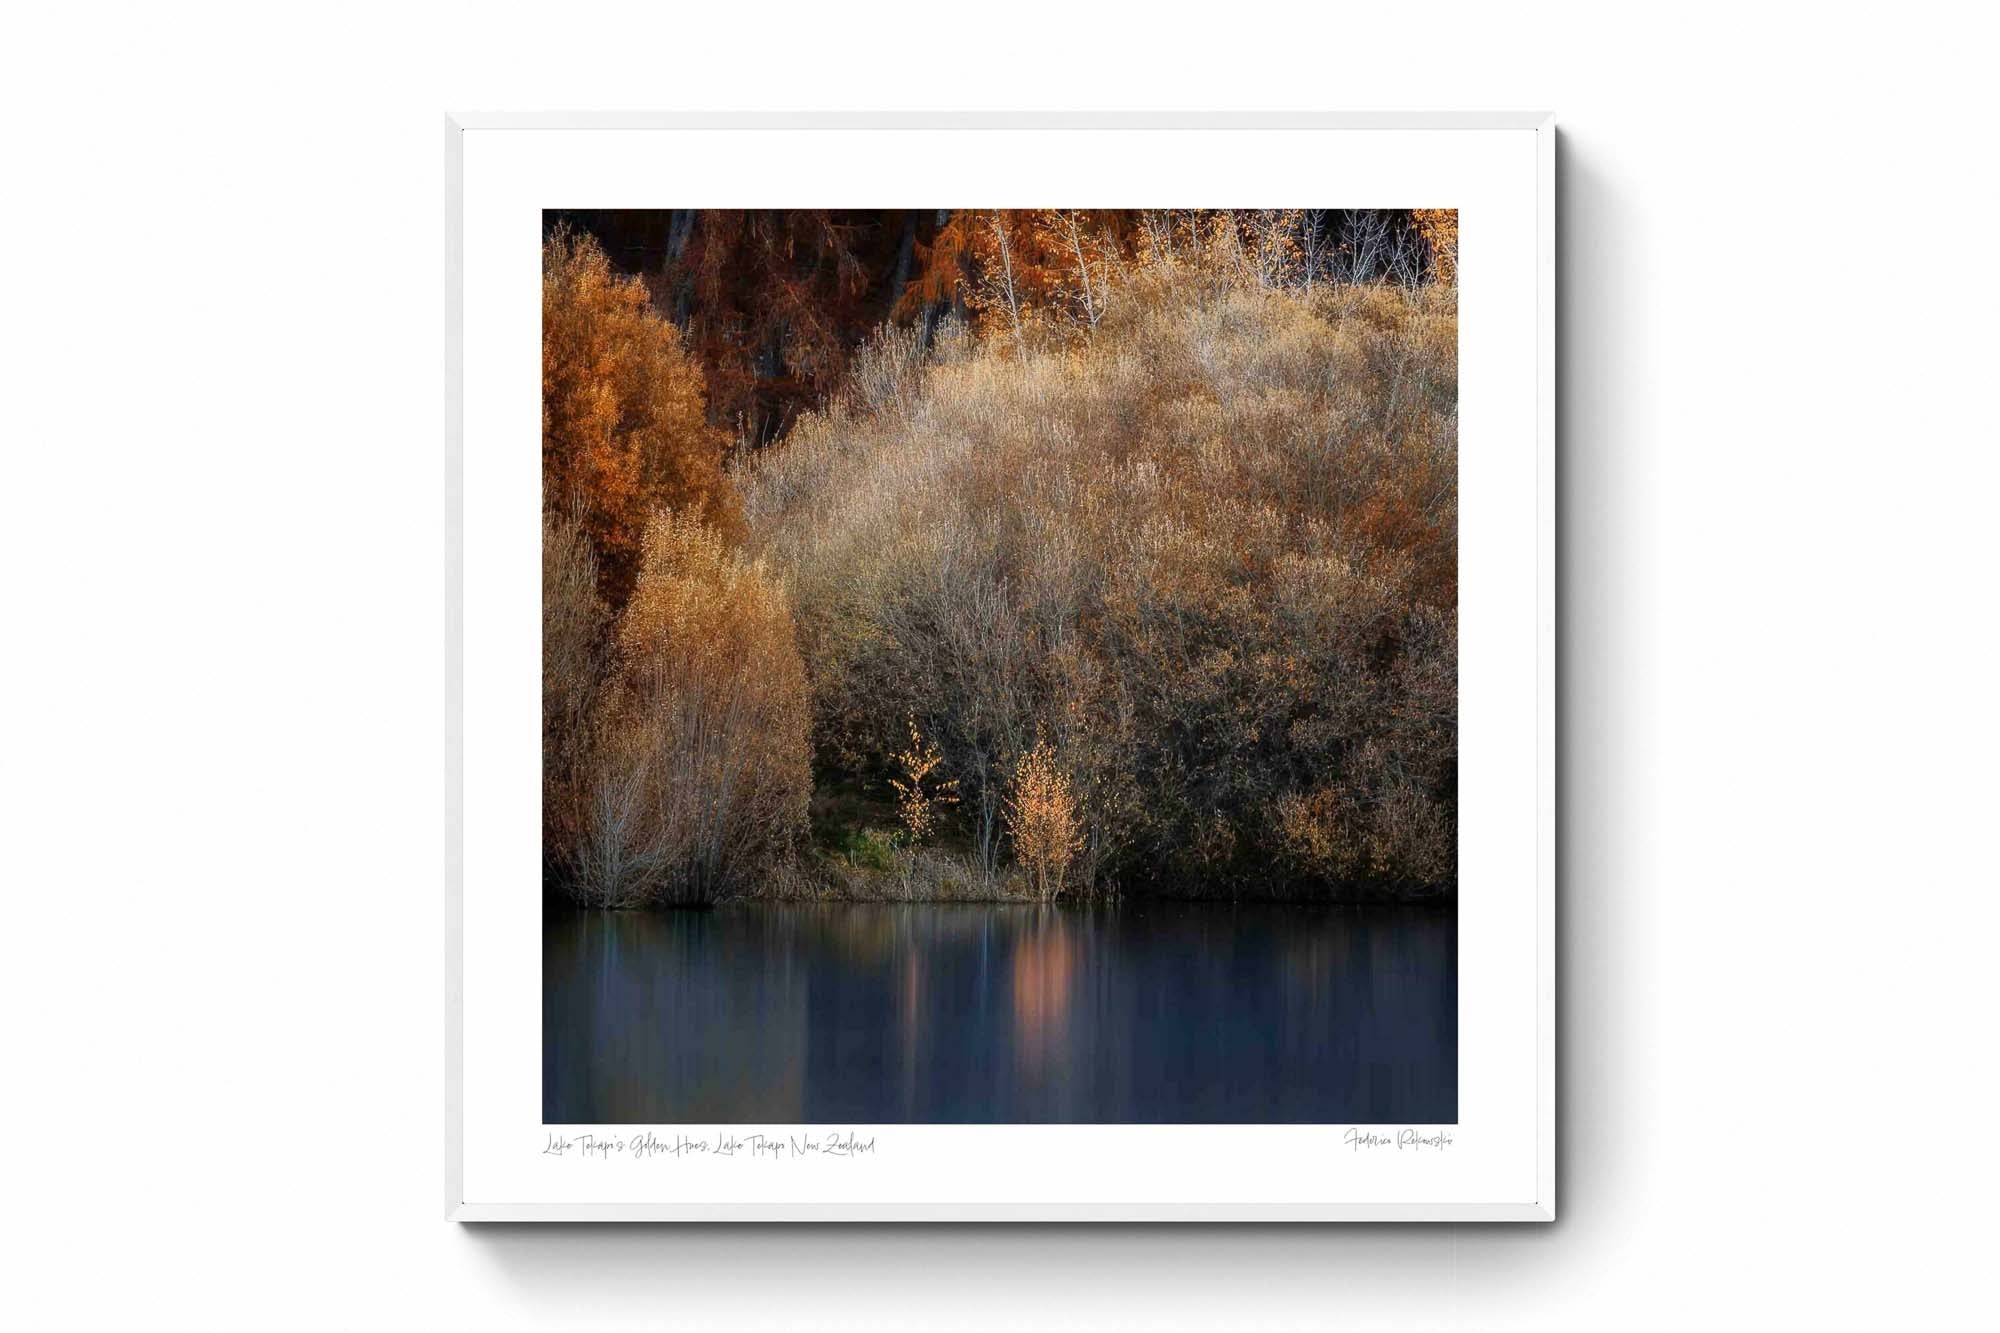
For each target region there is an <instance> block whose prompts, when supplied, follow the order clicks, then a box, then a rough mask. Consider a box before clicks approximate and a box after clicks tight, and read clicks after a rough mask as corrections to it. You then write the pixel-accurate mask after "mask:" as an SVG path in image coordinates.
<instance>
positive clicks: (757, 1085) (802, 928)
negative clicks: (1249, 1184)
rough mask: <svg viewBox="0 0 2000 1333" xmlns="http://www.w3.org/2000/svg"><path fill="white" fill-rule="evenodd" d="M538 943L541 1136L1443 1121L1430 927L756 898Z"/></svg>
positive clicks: (1452, 1110) (1246, 915)
mask: <svg viewBox="0 0 2000 1333" xmlns="http://www.w3.org/2000/svg"><path fill="white" fill-rule="evenodd" d="M543 930H544V944H543V1000H542V1118H543V1120H544V1121H545V1122H546V1123H549V1124H602V1123H610V1124H617V1123H624V1124H641V1123H643V1124H675V1123H722V1124H795V1123H803V1124H877V1123H891V1122H960V1123H963V1122H1051V1121H1057V1122H1110V1123H1130V1122H1142V1121H1180V1122H1193V1123H1218V1122H1232V1123H1242V1122H1284V1121H1293V1122H1310V1123H1420V1124H1435V1123H1449V1122H1452V1121H1455V1120H1456V1119H1457V1118H1458V966H1457V959H1458V941H1457V929H1456V925H1455V920H1454V917H1453V915H1452V914H1451V913H1450V912H1449V911H1446V912H1430V911H1421V910H1401V909H1353V908H1308V907H1277V906H1255V907H1250V906H1232V905H1225V904H1209V903H1194V904H1189V903H1157V902H1144V903H1136V904H1133V903H1127V904H1120V905H1117V906H1110V907H1078V908H1071V907H1023V906H997V905H956V904H936V905H902V904H880V905H877V904H827V905H801V906H790V905H785V906H780V905H768V906H739V907H725V908H718V909H716V910H714V911H707V912H693V911H681V912H661V913H644V912H567V911H564V912H556V913H551V914H550V915H549V916H548V917H547V918H546V920H545V921H544V923H543Z"/></svg>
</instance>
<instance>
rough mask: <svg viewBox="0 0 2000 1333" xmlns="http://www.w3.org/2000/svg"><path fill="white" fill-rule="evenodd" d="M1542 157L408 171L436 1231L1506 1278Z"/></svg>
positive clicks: (753, 123) (1515, 1134)
mask: <svg viewBox="0 0 2000 1333" xmlns="http://www.w3.org/2000/svg"><path fill="white" fill-rule="evenodd" d="M1553 135H1554V128H1553V122H1552V121H1551V120H1550V118H1549V117H1547V116H1544V115H1540V114H1532V115H1513V114H1510V115H1481V116H1467V115H1447V116H1408V115H1400V116H1326V117H1297V116H1288V117H1277V118H1274V117H1251V116H1245V117H1209V118H1192V119H1190V118H1173V119H1163V118H1147V117H1098V118H1081V117H1042V118H1036V117H1015V118H990V117H989V118H967V117H956V118H945V117H939V118H896V117H879V116H870V117H838V116H820V117H767V118H755V117H733V118H732V117H636V116H610V117H574V116H570V117H535V116H461V117H458V118H456V119H454V120H453V121H452V122H451V123H450V125H449V126H448V144H449V149H448V151H449V155H450V171H451V175H452V179H453V181H454V185H455V189H456V196H455V200H454V203H453V209H452V211H453V219H452V225H453V231H452V235H451V243H452V244H453V245H454V246H455V247H457V258H458V260H459V262H458V263H457V264H456V265H454V267H455V269H456V270H457V272H458V274H459V283H460V285H459V288H458V290H457V291H455V292H453V293H452V294H451V297H450V299H451V301H452V305H453V310H454V317H455V319H456V320H457V326H456V337H455V340H454V342H455V359H454V362H453V364H452V365H451V366H450V367H449V368H448V369H449V374H450V377H451V388H450V392H451V395H452V401H453V405H454V419H453V423H452V425H453V437H454V438H453V440H452V442H451V446H450V447H451V459H452V467H453V469H454V474H455V481H456V483H457V484H456V486H455V487H454V490H455V492H456V495H457V499H458V502H459V506H458V508H457V509H455V511H454V512H453V514H452V516H451V524H452V532H451V539H452V540H451V550H452V558H453V559H454V560H455V561H456V562H457V573H458V576H459V578H460V581H461V582H460V586H461V588H462V597H461V599H460V605H459V619H458V623H456V624H454V625H452V626H451V627H450V631H449V632H450V633H451V635H452V641H453V646H454V667H455V675H456V679H455V680H454V682H453V684H454V687H455V688H456V690H457V693H458V699H459V702H460V705H461V707H460V709H459V714H458V716H457V717H456V718H455V719H454V725H456V726H457V727H459V728H460V731H459V734H458V736H457V737H455V743H454V746H453V749H454V750H455V751H456V752H457V754H458V763H457V766H456V768H455V770H454V772H453V773H452V774H451V775H450V780H451V784H452V794H453V801H452V808H453V809H454V810H455V811H456V812H457V815H458V822H459V828H458V829H457V830H456V836H455V838H454V845H455V846H456V847H457V848H458V849H459V858H458V861H457V863H456V864H455V865H453V866H452V867H451V868H450V879H451V883H450V885H449V894H450V899H451V911H452V917H451V920H452V926H453V928H452V930H451V931H450V932H449V946H448V947H449V958H448V960H447V965H448V968H449V974H450V979H451V985H450V987H449V993H450V997H451V1001H450V1002H451V1013H450V1018H449V1022H450V1028H449V1030H450V1034H451V1041H450V1050H449V1060H450V1061H451V1070H450V1073H451V1085H452V1090H453V1104H452V1106H451V1107H450V1109H449V1119H450V1133H451V1135H452V1136H453V1147H452V1152H451V1154H450V1157H451V1161H452V1165H453V1168H454V1175H453V1177H452V1179H451V1181H450V1182H449V1199H450V1209H451V1214H452V1216H454V1217H456V1218H458V1219H461V1220H465V1221H485V1220H565V1219H590V1220H648V1219H664V1220H681V1221H688V1220H712V1221H769V1220H857V1221H861V1220H938V1221H949V1220H1018V1221H1042V1220H1047V1221H1058V1220H1060V1221H1079V1220H1106V1221H1112V1220H1117V1221H1125V1220H1141V1221H1175V1220H1187V1221H1230V1220H1245V1221H1251V1220H1255V1221H1288V1220H1295V1221H1321V1220H1370V1219H1380V1220H1409V1221H1425V1220H1454V1221H1492V1220H1519V1221H1538V1220H1551V1219H1553V1217H1554V1216H1555V1155H1554V1143H1555V1140H1554V1090H1555V1049H1554V1031H1555V1029H1554V1004H1555V990H1554V974H1555V959H1554V941H1555V933H1554V906H1555V897H1554V884H1555V865H1554V848H1555V843H1554V808H1555V807H1554V790H1555V786H1554V784H1555V771H1554V759H1555V749H1554V735H1555V718H1554V700H1555V693H1554V663H1555V658H1554V648H1555V642H1554V625H1555V606H1554V588H1555V583H1554V568H1555V566H1554V534H1555V513H1554V498H1555V487H1554V479H1555V473H1554V459H1555V453H1554V428H1555V423H1554V402H1555V399H1554V392H1553V389H1554V369H1553V349H1554V322H1553V320H1554V301H1553V294H1554V276H1553V268H1554V200H1555V193H1554V161H1555V158H1554V151H1553ZM538 437H539V442H538Z"/></svg>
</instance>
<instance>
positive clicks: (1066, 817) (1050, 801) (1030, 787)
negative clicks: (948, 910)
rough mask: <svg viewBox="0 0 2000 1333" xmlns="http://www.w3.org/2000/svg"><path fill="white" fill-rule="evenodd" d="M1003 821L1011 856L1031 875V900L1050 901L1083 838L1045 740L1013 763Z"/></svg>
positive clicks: (1065, 778)
mask: <svg viewBox="0 0 2000 1333" xmlns="http://www.w3.org/2000/svg"><path fill="white" fill-rule="evenodd" d="M1006 819H1007V836H1008V838H1009V839H1010V840H1012V842H1013V844H1014V856H1015V857H1016V859H1018V860H1019V861H1020V862H1021V864H1022V865H1024V866H1026V867H1028V871H1029V873H1030V874H1032V875H1033V876H1034V879H1035V894H1036V896H1037V897H1040V898H1053V897H1054V896H1055V895H1056V894H1057V893H1058V892H1059V891H1060V890H1061V889H1062V884H1063V876H1064V874H1065V873H1066V872H1067V871H1068V869H1069V864H1070V862H1071V861H1073V860H1075V859H1076V854H1077V853H1078V852H1080V851H1082V850H1083V843H1084V838H1083V825H1082V820H1081V819H1080V818H1079V817H1078V812H1077V806H1076V792H1075V788H1074V787H1073V786H1072V785H1071V783H1070V778H1069V774H1067V773H1065V772H1063V771H1062V770H1061V768H1059V767H1058V766H1057V764H1056V756H1055V751H1054V750H1053V749H1051V748H1050V746H1049V743H1048V742H1047V741H1045V740H1042V739H1039V738H1037V739H1036V741H1035V744H1034V746H1033V748H1031V749H1030V750H1029V751H1028V752H1027V753H1026V754H1024V755H1022V756H1021V758H1020V759H1019V760H1018V761H1017V762H1016V763H1015V765H1014V775H1013V779H1012V781H1011V782H1010V783H1009V784H1008V794H1007V806H1006Z"/></svg>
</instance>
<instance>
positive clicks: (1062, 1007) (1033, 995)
mask: <svg viewBox="0 0 2000 1333" xmlns="http://www.w3.org/2000/svg"><path fill="white" fill-rule="evenodd" d="M1076 962H1077V957H1076V947H1075V945H1074V944H1073V943H1072V942H1071V940H1070V934H1069V926H1068V924H1067V923H1066V922H1065V921H1064V920H1063V919H1062V918H1061V917H1060V916H1052V917H1051V918H1050V919H1048V920H1046V921H1043V922H1038V923H1037V924H1036V926H1035V927H1034V928H1032V929H1031V930H1030V931H1029V933H1028V934H1027V935H1026V937H1025V938H1023V939H1022V940H1021V942H1020V943H1019V944H1018V945H1016V946H1015V949H1014V1061H1015V1064H1016V1065H1017V1066H1019V1067H1021V1068H1023V1069H1025V1070H1029V1071H1040V1070H1041V1069H1043V1068H1044V1067H1045V1066H1046V1065H1047V1064H1048V1063H1049V1056H1050V1055H1051V1053H1053V1052H1054V1051H1055V1049H1056V1047H1057V1046H1058V1044H1059V1043H1060V1042H1061V1039H1062V1036H1063V1032H1064V1030H1065V1028H1066V1027H1067V1024H1068V1020H1069V1006H1070V990H1071V983H1072V982H1073V981H1074V980H1075V976H1076Z"/></svg>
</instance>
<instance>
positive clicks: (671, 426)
mask: <svg viewBox="0 0 2000 1333" xmlns="http://www.w3.org/2000/svg"><path fill="white" fill-rule="evenodd" d="M704 392H705V391H704V387H703V382H702V372H701V367H700V366H699V365H697V364H696V363H695V362H694V361H693V360H692V359H691V358H690V357H689V356H688V355H687V353H686V351H685V350H684V349H683V348H682V346H681V340H680V334H679V333H678V332H677V331H676V330H675V329H674V327H673V325H671V324H669V323H668V322H667V321H665V320H664V319H662V318H660V316H659V315H658V314H656V313H655V312H654V311H653V309H652V307H651V305H650V304H649V303H648V299H647V295H646V289H645V286H644V285H643V284H642V283H640V282H639V281H638V280H636V279H632V278H624V277H620V276H619V275H617V274H616V273H614V272H613V271H612V269H611V265H610V262H609V261H608V260H607V259H606V258H605V256H604V252H603V251H602V250H601V249H599V248H598V245H597V242H596V241H595V240H593V239H592V238H591V237H590V236H588V235H583V234H577V233H572V232H569V231H566V230H560V229H559V230H558V231H557V232H556V233H555V234H554V235H553V236H551V237H550V238H549V239H548V240H547V241H546V242H545V243H544V244H543V246H542V496H543V503H544V505H545V507H549V508H564V507H567V506H570V505H572V504H574V505H576V506H578V508H579V510H580V513H581V521H582V524H583V527H584V530H585V531H586V532H587V533H588V534H589V536H590V538H591V541H592V542H593V544H594V545H595V546H596V549H597V556H598V560H599V563H600V567H601V573H602V576H603V578H604V585H605V589H606V591H607V593H608V594H609V596H610V599H611V600H612V601H613V602H614V603H616V602H618V601H620V600H622V597H623V594H624V592H625V590H626V589H627V588H629V587H630V586H631V579H632V574H633V571H634V569H635V568H636V565H637V562H638V557H639V545H640V537H641V533H642V532H643V531H644V530H645V525H646V520H647V516H648V515H649V514H651V513H652V512H653V511H654V510H655V509H662V508H671V509H675V510H682V511H686V512H689V513H693V514H697V515H699V516H700V517H701V518H703V519H704V520H705V521H707V522H709V523H710V524H712V525H714V526H716V527H718V528H721V529H724V530H725V531H730V532H734V531H737V530H738V529H739V526H740V517H739V512H738V505H737V501H736V498H735V494H734V492H733V490H732V488H731V487H730V485H729V483H728V481H727V480H726V479H725V478H724V476H723V473H722V455H723V441H722V437H721V435H720V434H719V433H718V432H716V431H714V430H712V429H711V428H710V427H709V425H708V422H707V416H706V408H705V400H704Z"/></svg>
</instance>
